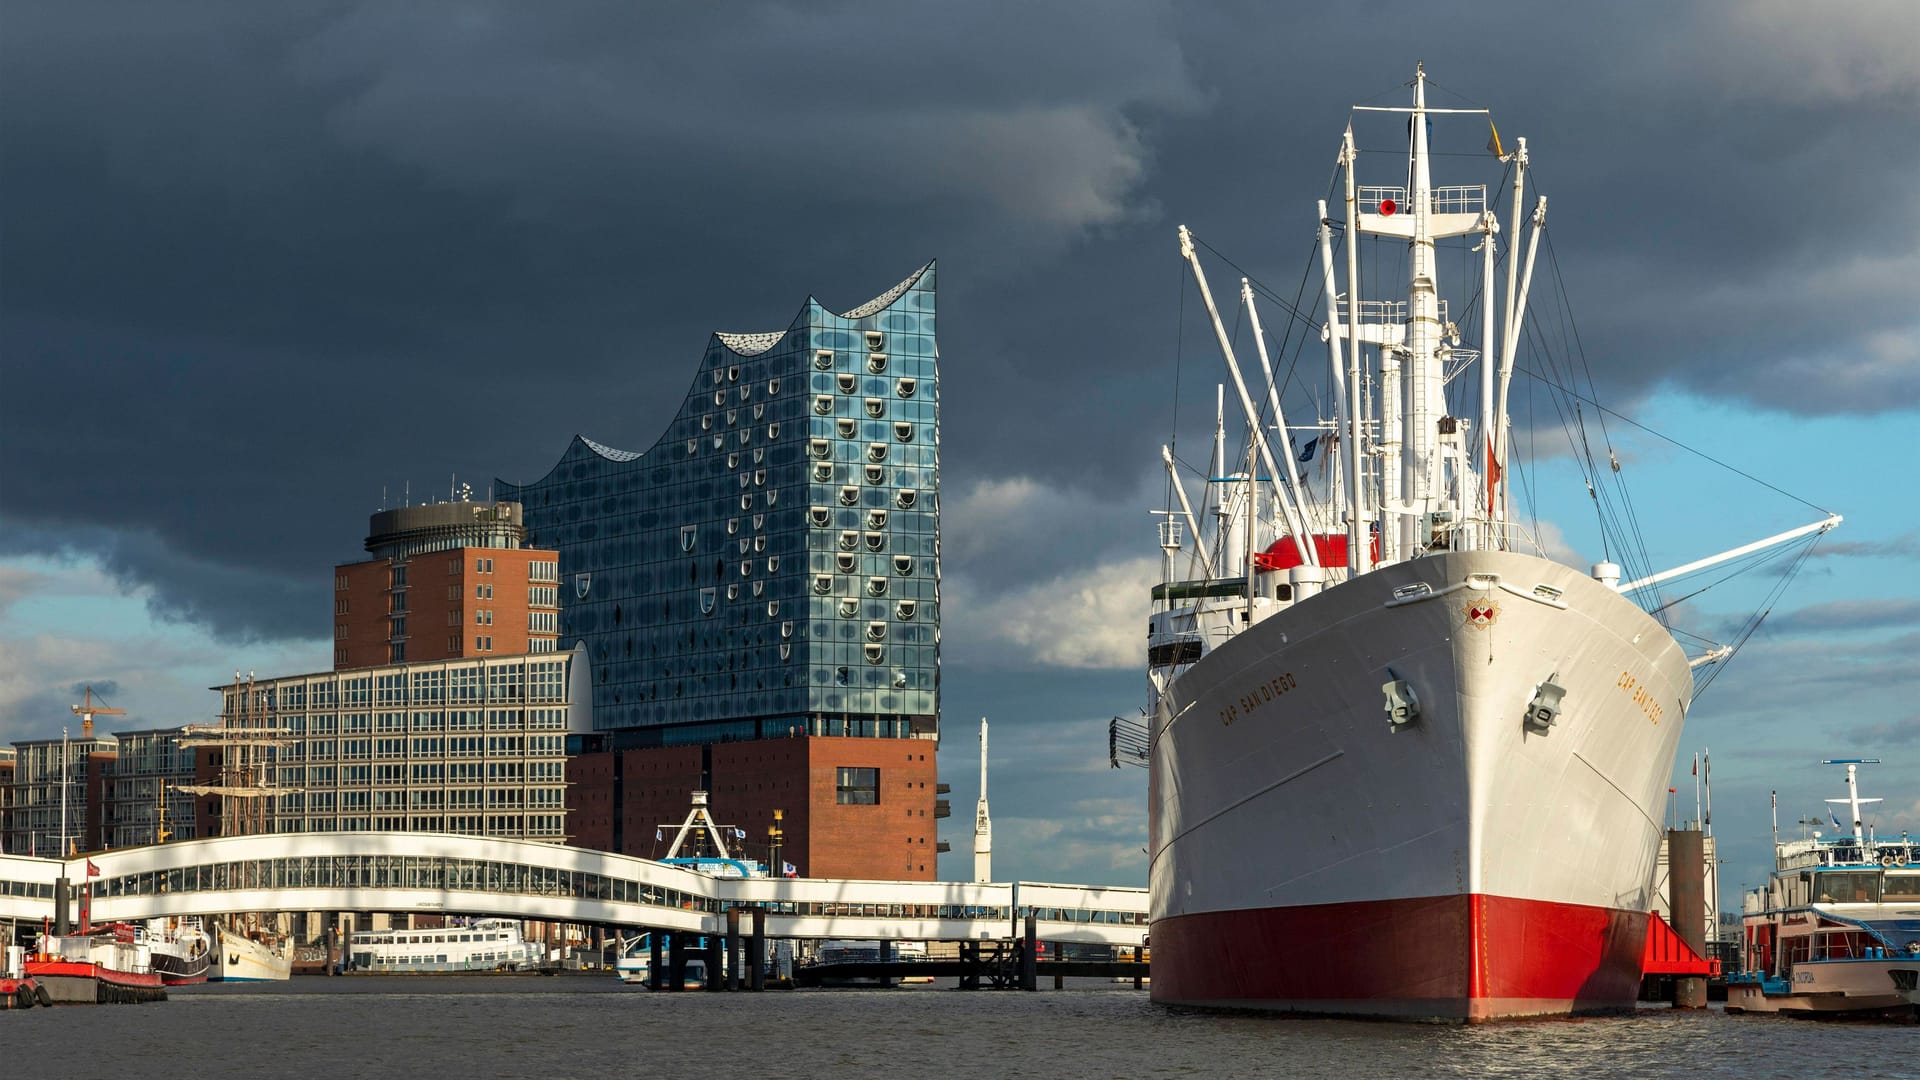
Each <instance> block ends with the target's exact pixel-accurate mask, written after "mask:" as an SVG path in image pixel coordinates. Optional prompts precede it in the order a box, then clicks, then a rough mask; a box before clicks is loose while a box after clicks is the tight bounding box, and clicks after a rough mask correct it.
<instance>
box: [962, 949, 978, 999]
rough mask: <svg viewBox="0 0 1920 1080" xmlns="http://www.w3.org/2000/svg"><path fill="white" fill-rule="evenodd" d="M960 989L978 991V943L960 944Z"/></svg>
mask: <svg viewBox="0 0 1920 1080" xmlns="http://www.w3.org/2000/svg"><path fill="white" fill-rule="evenodd" d="M960 989H962V990H978V989H980V943H979V942H977V941H963V942H961V943H960Z"/></svg>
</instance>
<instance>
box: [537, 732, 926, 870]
mask: <svg viewBox="0 0 1920 1080" xmlns="http://www.w3.org/2000/svg"><path fill="white" fill-rule="evenodd" d="M607 739H608V736H606V735H589V736H576V737H575V738H574V739H573V740H572V742H573V743H574V744H577V749H575V752H573V753H571V754H570V755H569V757H568V760H567V781H568V786H567V832H568V834H569V835H570V836H571V837H572V838H573V839H572V842H573V843H575V844H578V845H580V846H582V847H593V848H600V849H602V850H605V851H618V852H621V853H624V854H628V855H638V856H642V857H647V858H660V857H663V856H665V855H666V853H667V847H668V845H669V844H671V843H672V842H673V837H674V832H675V830H676V828H677V827H678V826H679V824H680V822H682V821H684V820H685V819H686V816H687V811H688V809H689V807H690V806H691V800H692V793H693V792H694V791H696V790H705V791H707V792H708V798H709V808H710V810H711V812H712V814H713V818H714V820H715V821H716V822H717V823H719V824H720V825H722V826H732V827H736V828H739V829H742V830H744V831H745V832H746V834H747V835H746V838H745V839H744V840H742V841H736V842H735V843H736V845H737V846H736V847H735V849H734V851H733V853H734V854H737V855H743V856H744V857H746V858H750V859H758V860H761V861H762V862H766V863H767V864H768V866H769V868H770V869H771V870H772V871H773V872H774V873H779V871H780V867H779V865H778V864H779V863H782V862H785V863H791V864H793V866H794V868H795V870H796V872H797V873H798V874H799V875H800V876H802V877H836V878H862V879H887V880H902V881H932V880H934V877H935V871H936V866H935V860H936V857H937V854H938V852H939V850H940V841H939V837H938V829H937V827H936V826H937V823H938V820H939V819H940V818H942V817H945V816H947V805H946V800H944V799H941V798H939V797H938V796H939V795H940V794H941V793H942V791H941V788H940V784H939V783H938V781H937V779H936V777H935V768H934V766H935V762H934V749H935V745H936V744H935V743H934V742H933V741H932V740H930V739H877V738H834V737H830V736H807V735H796V736H794V737H793V738H788V739H755V740H751V741H745V742H731V743H710V744H707V745H704V746H666V747H650V748H644V749H628V750H610V749H599V748H598V747H600V746H603V745H604V744H605V743H606V741H607ZM776 810H778V811H780V812H781V815H782V816H781V819H780V827H781V830H782V833H783V834H784V835H783V845H782V847H781V850H780V852H779V853H778V855H777V856H776V855H775V853H774V852H773V850H772V846H771V838H770V835H769V830H770V829H771V828H772V827H773V826H774V822H775V818H774V811H776ZM682 854H685V852H683V853H682Z"/></svg>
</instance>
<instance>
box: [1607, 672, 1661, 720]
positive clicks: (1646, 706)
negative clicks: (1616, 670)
mask: <svg viewBox="0 0 1920 1080" xmlns="http://www.w3.org/2000/svg"><path fill="white" fill-rule="evenodd" d="M1614 685H1615V686H1618V687H1619V688H1620V690H1621V692H1622V693H1625V694H1626V695H1627V697H1628V698H1629V699H1630V700H1632V702H1633V703H1634V704H1635V705H1638V706H1640V711H1641V712H1643V713H1646V714H1647V719H1648V720H1651V721H1653V722H1654V723H1656V724H1658V723H1659V722H1660V717H1661V715H1662V714H1664V713H1665V712H1666V707H1665V706H1663V705H1661V704H1660V702H1659V701H1657V700H1655V699H1654V696H1653V692H1652V691H1651V690H1648V689H1647V688H1646V687H1645V686H1642V685H1641V684H1640V680H1639V679H1636V678H1634V677H1633V673H1632V672H1630V671H1623V672H1621V673H1620V678H1619V679H1617V680H1615V682H1614Z"/></svg>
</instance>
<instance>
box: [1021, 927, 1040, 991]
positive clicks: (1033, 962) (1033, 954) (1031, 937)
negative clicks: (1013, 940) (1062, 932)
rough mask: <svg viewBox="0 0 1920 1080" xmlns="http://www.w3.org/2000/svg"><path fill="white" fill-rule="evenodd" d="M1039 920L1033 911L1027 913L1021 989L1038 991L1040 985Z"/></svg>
mask: <svg viewBox="0 0 1920 1080" xmlns="http://www.w3.org/2000/svg"><path fill="white" fill-rule="evenodd" d="M1039 929H1040V928H1039V925H1038V920H1037V919H1036V918H1035V917H1034V914H1033V912H1032V911H1028V912H1027V929H1026V935H1025V937H1024V939H1023V941H1022V943H1021V948H1020V989H1022V990H1038V989H1040V985H1039V971H1040V969H1039V966H1038V965H1039V960H1040V957H1039V945H1040V940H1039V938H1040V933H1039Z"/></svg>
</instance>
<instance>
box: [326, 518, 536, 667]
mask: <svg viewBox="0 0 1920 1080" xmlns="http://www.w3.org/2000/svg"><path fill="white" fill-rule="evenodd" d="M368 532H369V535H368V537H367V550H368V551H369V552H371V553H373V555H374V558H372V559H369V560H367V561H365V562H357V563H347V564H344V565H341V566H337V567H335V568H334V572H333V638H334V640H333V667H334V670H336V671H340V670H344V669H346V668H360V667H374V666H378V665H381V664H399V663H409V662H414V661H420V660H448V659H453V658H456V657H466V656H494V655H498V656H512V655H518V654H521V653H546V652H552V651H554V645H555V642H556V639H557V637H558V633H559V617H560V597H559V582H560V575H559V556H558V555H556V554H555V553H554V552H551V551H542V550H539V549H536V548H526V547H522V546H521V544H522V542H523V541H524V539H525V536H526V532H525V529H524V528H522V526H521V523H520V504H518V503H510V502H500V503H471V502H447V503H433V504H430V505H427V506H411V507H405V508H402V509H399V510H385V511H381V512H380V513H377V514H375V515H373V518H372V520H371V522H370V523H369V529H368Z"/></svg>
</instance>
